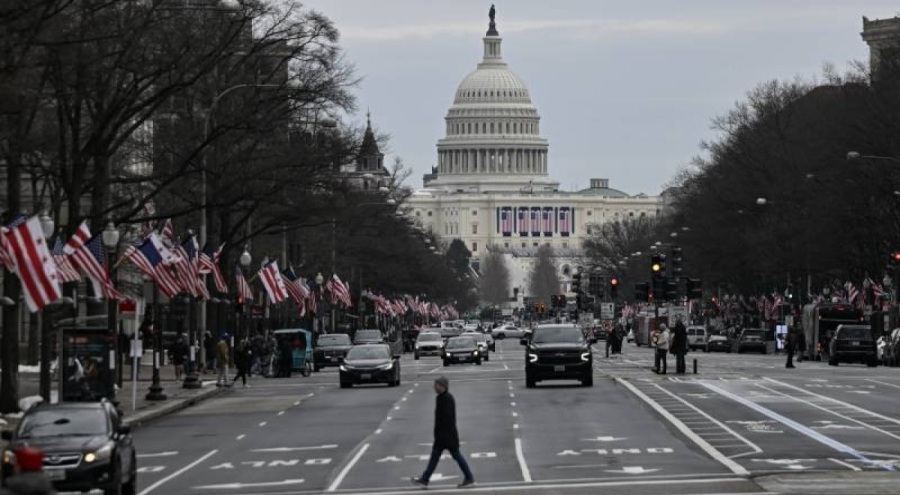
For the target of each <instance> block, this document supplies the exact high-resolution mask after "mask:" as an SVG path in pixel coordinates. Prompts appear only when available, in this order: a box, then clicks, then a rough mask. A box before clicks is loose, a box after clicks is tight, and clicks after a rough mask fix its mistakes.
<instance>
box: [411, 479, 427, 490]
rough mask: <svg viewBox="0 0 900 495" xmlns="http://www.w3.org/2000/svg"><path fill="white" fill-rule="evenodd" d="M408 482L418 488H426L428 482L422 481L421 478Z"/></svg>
mask: <svg viewBox="0 0 900 495" xmlns="http://www.w3.org/2000/svg"><path fill="white" fill-rule="evenodd" d="M409 481H412V484H414V485H416V486H418V487H419V488H428V482H427V481H424V480H423V479H422V478H418V477H414V478H410V479H409Z"/></svg>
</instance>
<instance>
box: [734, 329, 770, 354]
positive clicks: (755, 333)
mask: <svg viewBox="0 0 900 495" xmlns="http://www.w3.org/2000/svg"><path fill="white" fill-rule="evenodd" d="M748 351H754V352H759V353H762V354H765V353H766V331H765V330H762V329H752V328H750V329H746V330H744V331H743V332H741V335H740V337H738V339H737V352H738V354H741V353H744V352H748Z"/></svg>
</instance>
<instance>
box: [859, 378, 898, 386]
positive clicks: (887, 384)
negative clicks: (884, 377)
mask: <svg viewBox="0 0 900 495" xmlns="http://www.w3.org/2000/svg"><path fill="white" fill-rule="evenodd" d="M866 381H868V382H872V383H877V384H879V385H884V386H885V387H894V388H900V385H895V384H893V383H888V382H882V381H880V380H872V379H871V378H868V379H866Z"/></svg>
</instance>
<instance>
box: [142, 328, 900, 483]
mask: <svg viewBox="0 0 900 495" xmlns="http://www.w3.org/2000/svg"><path fill="white" fill-rule="evenodd" d="M602 346H603V343H602V342H601V343H600V344H599V345H598V346H597V352H596V353H595V375H596V379H595V385H594V387H593V388H582V387H580V386H576V384H575V383H569V382H559V383H555V382H548V383H543V384H539V386H538V388H536V389H528V390H526V388H525V383H524V377H523V371H522V369H523V355H524V353H523V352H522V349H521V347H520V346H519V344H518V342H515V341H511V340H507V341H503V342H499V343H498V347H497V352H496V353H494V354H492V356H491V360H490V361H489V362H485V363H484V364H483V365H482V366H475V365H456V366H452V367H449V368H444V367H442V366H441V362H440V360H438V359H437V358H422V359H421V360H419V361H414V360H412V359H411V357H406V356H405V357H404V358H403V360H402V370H403V382H402V384H401V386H400V387H396V388H388V387H385V386H364V387H355V388H353V389H351V390H342V389H339V388H338V381H337V378H338V377H337V372H336V370H333V369H329V370H326V371H322V372H319V373H317V374H314V375H313V376H312V377H310V378H303V377H300V376H296V377H295V378H291V379H283V380H282V379H262V378H255V379H253V381H252V387H251V388H247V389H243V388H240V387H237V388H235V389H233V390H231V391H229V393H227V394H225V395H222V396H219V397H217V398H214V399H211V400H209V401H206V402H204V403H202V404H200V405H198V406H196V407H193V408H189V409H187V410H185V411H183V412H180V413H178V414H175V415H172V416H169V417H166V418H163V419H160V420H158V421H156V422H152V423H149V424H147V425H146V426H144V427H142V428H140V429H138V430H136V431H135V440H136V443H137V447H138V449H139V464H140V479H139V489H138V491H139V493H141V494H142V495H149V494H171V493H180V494H189V493H197V494H232V493H241V494H275V493H278V494H300V493H319V492H366V493H369V492H372V493H393V492H401V491H408V490H415V488H414V487H412V486H411V485H410V483H409V481H408V479H409V477H411V476H416V475H418V474H420V473H421V471H422V469H423V468H424V466H425V462H426V460H427V456H428V453H429V451H430V442H431V438H432V424H433V423H432V422H433V414H434V412H433V411H434V393H433V391H432V388H431V387H432V381H433V380H434V378H436V377H437V376H440V375H442V374H443V375H445V376H447V377H448V378H449V379H450V390H451V392H452V393H453V394H454V395H455V397H456V402H457V418H458V422H459V428H460V435H461V438H462V442H463V444H462V450H463V452H464V453H465V455H466V456H467V457H468V459H469V462H470V465H471V466H472V469H473V471H474V473H475V476H476V478H477V481H478V485H476V487H475V488H472V489H470V490H475V491H480V492H498V493H499V492H501V491H502V492H506V493H520V492H521V493H573V494H575V493H596V492H597V491H598V490H601V489H602V491H603V492H604V493H654V494H657V493H673V494H680V493H744V492H766V491H767V489H765V488H761V487H760V485H759V484H757V483H756V480H757V479H758V477H759V476H764V475H776V474H785V473H790V474H794V473H809V472H816V473H821V474H822V476H819V477H817V478H816V479H817V480H822V481H820V483H822V484H823V485H824V484H826V483H827V481H825V480H827V479H828V478H826V477H825V475H826V474H827V475H828V476H842V477H844V476H851V477H853V476H878V475H877V474H875V473H872V472H875V471H879V472H887V471H893V470H894V469H895V468H898V467H900V441H898V440H900V419H898V418H897V417H896V411H897V410H898V405H900V395H898V394H900V372H898V370H897V369H891V368H876V369H867V368H865V367H858V366H848V365H843V366H841V367H839V368H831V367H829V366H827V365H825V364H824V363H806V362H804V363H800V364H798V367H797V369H795V370H786V369H784V358H783V356H774V355H771V354H770V355H734V354H704V353H691V354H689V355H688V364H689V366H688V367H689V369H690V368H691V360H692V359H694V358H696V359H697V360H698V364H699V374H697V375H693V374H688V375H684V376H673V375H667V376H658V375H655V374H653V373H652V372H650V371H649V367H650V365H651V364H652V356H651V354H650V351H649V350H647V349H638V348H635V347H634V346H633V345H627V346H626V347H625V354H624V355H623V356H617V357H615V358H611V359H607V358H604V357H602V355H603V349H602ZM669 364H670V370H672V369H674V360H673V359H671V358H670V363H669ZM826 472H827V473H826ZM461 480H462V476H461V474H460V473H459V470H458V468H457V466H456V465H455V463H454V462H453V461H452V459H450V458H449V456H448V455H447V456H445V459H444V460H442V461H441V464H440V465H439V466H438V469H437V474H435V475H434V477H433V478H432V483H431V487H430V491H440V490H444V489H454V490H455V485H456V483H458V482H460V481H461ZM816 486H817V485H816V481H810V482H808V483H807V484H806V485H805V488H807V490H812V491H813V492H817V493H818V492H821V490H817V488H816ZM807 493H809V491H807Z"/></svg>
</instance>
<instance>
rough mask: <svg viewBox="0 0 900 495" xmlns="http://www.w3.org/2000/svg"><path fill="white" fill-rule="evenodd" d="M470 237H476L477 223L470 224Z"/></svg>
mask: <svg viewBox="0 0 900 495" xmlns="http://www.w3.org/2000/svg"><path fill="white" fill-rule="evenodd" d="M472 235H478V224H477V223H473V224H472Z"/></svg>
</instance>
